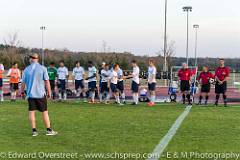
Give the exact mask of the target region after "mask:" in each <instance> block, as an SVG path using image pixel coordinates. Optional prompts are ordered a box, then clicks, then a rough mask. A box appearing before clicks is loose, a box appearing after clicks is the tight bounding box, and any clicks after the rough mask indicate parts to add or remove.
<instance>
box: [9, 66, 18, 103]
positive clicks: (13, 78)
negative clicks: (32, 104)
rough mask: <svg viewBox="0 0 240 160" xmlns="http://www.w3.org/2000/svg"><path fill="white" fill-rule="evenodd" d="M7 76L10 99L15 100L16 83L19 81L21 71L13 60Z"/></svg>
mask: <svg viewBox="0 0 240 160" xmlns="http://www.w3.org/2000/svg"><path fill="white" fill-rule="evenodd" d="M7 77H9V82H10V91H11V98H10V99H11V101H12V102H15V101H16V98H17V92H18V89H19V88H18V84H19V81H20V77H21V73H20V70H19V69H18V64H17V62H14V63H13V65H12V68H10V69H9V71H8V73H7Z"/></svg>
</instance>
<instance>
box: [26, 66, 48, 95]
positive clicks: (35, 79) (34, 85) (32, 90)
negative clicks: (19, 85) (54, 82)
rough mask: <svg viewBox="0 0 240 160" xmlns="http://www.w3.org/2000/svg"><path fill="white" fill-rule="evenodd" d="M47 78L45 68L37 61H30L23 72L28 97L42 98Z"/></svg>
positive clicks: (44, 93)
mask: <svg viewBox="0 0 240 160" xmlns="http://www.w3.org/2000/svg"><path fill="white" fill-rule="evenodd" d="M46 80H49V77H48V72H47V69H46V68H45V67H44V66H42V65H40V64H39V63H32V64H31V65H29V66H28V67H27V68H26V69H25V70H24V72H23V78H22V81H23V82H24V83H25V84H26V90H27V97H28V98H44V96H45V95H46V92H45V81H46Z"/></svg>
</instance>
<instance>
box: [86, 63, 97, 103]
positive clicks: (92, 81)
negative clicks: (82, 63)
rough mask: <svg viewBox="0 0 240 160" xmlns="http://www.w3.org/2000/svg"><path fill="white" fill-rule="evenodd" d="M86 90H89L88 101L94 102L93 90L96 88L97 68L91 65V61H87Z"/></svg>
mask: <svg viewBox="0 0 240 160" xmlns="http://www.w3.org/2000/svg"><path fill="white" fill-rule="evenodd" d="M86 80H88V90H89V97H90V101H89V103H95V91H96V89H97V69H96V67H95V66H93V62H92V61H89V62H88V78H87V79H86Z"/></svg>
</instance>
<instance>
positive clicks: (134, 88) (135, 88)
mask: <svg viewBox="0 0 240 160" xmlns="http://www.w3.org/2000/svg"><path fill="white" fill-rule="evenodd" d="M138 88H139V84H137V83H136V82H135V81H132V87H131V90H132V92H133V93H138Z"/></svg>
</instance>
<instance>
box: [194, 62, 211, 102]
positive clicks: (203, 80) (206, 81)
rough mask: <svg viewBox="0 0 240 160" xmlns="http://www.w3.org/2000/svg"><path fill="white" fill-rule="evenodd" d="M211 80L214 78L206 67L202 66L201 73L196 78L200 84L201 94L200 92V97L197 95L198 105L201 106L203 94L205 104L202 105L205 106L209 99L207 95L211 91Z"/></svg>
mask: <svg viewBox="0 0 240 160" xmlns="http://www.w3.org/2000/svg"><path fill="white" fill-rule="evenodd" d="M212 78H214V76H213V74H212V73H211V72H209V69H208V67H207V66H204V67H203V71H202V72H201V73H200V74H199V76H198V77H197V80H198V81H199V82H200V84H201V92H200V95H199V102H198V105H201V104H202V99H203V94H205V103H204V104H205V105H207V103H208V99H209V95H208V94H209V92H210V90H211V83H210V79H212Z"/></svg>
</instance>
